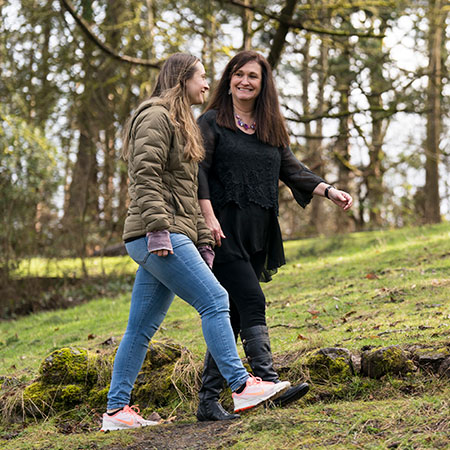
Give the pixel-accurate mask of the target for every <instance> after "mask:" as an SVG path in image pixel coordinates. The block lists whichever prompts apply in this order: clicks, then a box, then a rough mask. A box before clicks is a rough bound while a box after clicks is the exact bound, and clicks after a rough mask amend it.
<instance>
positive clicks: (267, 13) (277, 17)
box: [216, 0, 385, 39]
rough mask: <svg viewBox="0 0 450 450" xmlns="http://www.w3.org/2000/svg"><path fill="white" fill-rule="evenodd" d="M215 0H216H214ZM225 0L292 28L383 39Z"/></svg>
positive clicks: (318, 32)
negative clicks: (315, 24) (321, 25)
mask: <svg viewBox="0 0 450 450" xmlns="http://www.w3.org/2000/svg"><path fill="white" fill-rule="evenodd" d="M216 1H218V0H216ZM226 1H227V2H228V3H230V4H231V5H234V6H238V7H240V8H246V9H251V10H252V11H254V12H256V13H258V14H261V15H262V16H265V17H268V18H269V19H273V20H276V21H277V22H279V23H281V24H283V25H285V26H288V27H289V28H293V29H297V30H303V31H309V32H311V33H316V34H325V35H328V36H341V37H344V36H347V37H349V36H358V37H362V38H377V39H383V38H384V37H385V36H384V35H383V34H373V33H358V32H356V31H354V32H349V31H342V30H327V29H325V28H321V27H315V26H311V25H304V24H303V22H301V21H294V20H289V19H286V18H285V17H284V16H283V15H277V14H274V13H272V12H270V11H268V10H266V9H264V8H260V7H258V6H255V5H246V4H245V3H243V2H242V1H240V0H226Z"/></svg>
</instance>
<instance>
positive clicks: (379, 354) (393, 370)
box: [361, 346, 416, 378]
mask: <svg viewBox="0 0 450 450" xmlns="http://www.w3.org/2000/svg"><path fill="white" fill-rule="evenodd" d="M414 370H416V366H415V365H414V363H413V361H412V360H411V359H410V358H409V355H408V354H407V353H406V352H405V351H404V350H402V349H401V348H400V347H397V346H390V347H384V348H380V349H373V350H368V351H365V352H363V354H362V356H361V371H362V373H363V374H364V375H366V376H369V377H371V378H381V377H382V376H384V375H387V374H407V373H408V372H412V371H414Z"/></svg>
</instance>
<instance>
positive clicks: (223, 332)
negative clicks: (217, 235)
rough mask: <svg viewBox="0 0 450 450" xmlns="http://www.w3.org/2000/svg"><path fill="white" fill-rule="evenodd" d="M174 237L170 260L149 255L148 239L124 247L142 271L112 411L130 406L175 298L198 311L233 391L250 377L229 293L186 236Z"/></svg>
mask: <svg viewBox="0 0 450 450" xmlns="http://www.w3.org/2000/svg"><path fill="white" fill-rule="evenodd" d="M170 239H171V241H172V247H173V252H174V254H173V255H168V256H166V257H162V256H157V255H155V254H150V253H149V252H148V250H147V238H144V237H143V238H139V239H136V240H134V241H131V242H129V243H127V244H126V248H127V252H128V254H129V255H130V256H131V258H133V260H134V261H136V262H137V263H138V264H139V268H138V270H137V272H136V279H135V282H134V287H133V293H132V295H131V306H130V316H129V319H128V325H127V329H126V332H125V334H124V336H123V339H122V341H121V342H120V345H119V349H118V350H117V354H116V357H115V360H114V368H113V374H112V380H111V387H110V389H109V393H108V409H114V408H120V407H123V406H125V405H128V404H129V401H130V396H131V390H132V389H133V385H134V382H135V381H136V377H137V375H138V373H139V371H140V369H141V367H142V364H143V362H144V359H145V355H146V353H147V349H148V343H149V341H150V339H151V338H152V336H153V335H154V334H155V333H156V330H157V329H158V328H159V326H160V325H161V323H162V321H163V320H164V317H165V316H166V314H167V311H168V309H169V307H170V305H171V303H172V301H173V299H174V297H175V294H176V295H178V296H179V297H180V298H182V299H183V300H185V301H186V302H188V303H189V304H190V305H192V306H193V307H194V308H195V309H196V310H197V311H198V312H199V313H200V316H201V319H202V330H203V336H204V338H205V341H206V345H207V346H208V349H209V351H210V353H211V355H212V356H213V358H214V360H215V361H216V363H217V366H218V367H219V370H220V372H221V374H222V375H223V377H224V378H225V380H227V382H228V384H229V385H230V387H231V389H232V390H233V391H234V390H236V389H237V388H239V386H241V385H242V384H244V383H245V382H246V380H247V378H248V372H247V371H246V370H245V368H244V366H243V365H242V362H241V360H240V358H239V355H238V353H237V349H236V342H235V339H234V334H233V330H232V328H231V324H230V314H229V311H230V310H229V303H228V294H227V292H226V291H225V289H224V288H223V287H222V286H221V285H220V284H219V282H218V281H217V280H216V278H215V277H214V275H213V273H212V272H211V270H210V269H209V267H208V266H207V265H206V263H205V262H204V261H203V259H202V257H201V256H200V253H199V252H198V250H197V248H196V247H195V245H194V244H193V243H192V241H191V240H190V239H189V238H188V237H187V236H185V235H183V234H178V233H171V234H170Z"/></svg>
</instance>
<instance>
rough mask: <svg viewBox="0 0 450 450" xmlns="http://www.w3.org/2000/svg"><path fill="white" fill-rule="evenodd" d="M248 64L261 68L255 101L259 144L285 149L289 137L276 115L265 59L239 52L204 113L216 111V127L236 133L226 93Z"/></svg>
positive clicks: (275, 99)
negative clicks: (236, 73) (239, 71)
mask: <svg viewBox="0 0 450 450" xmlns="http://www.w3.org/2000/svg"><path fill="white" fill-rule="evenodd" d="M250 61H256V62H257V63H258V64H259V65H260V66H261V74H262V80H261V92H260V93H259V95H258V97H257V99H256V101H255V122H256V136H257V137H258V139H259V140H260V141H262V142H265V143H267V144H270V145H273V146H275V147H286V146H287V145H289V134H288V132H287V127H286V122H285V120H284V117H283V115H282V114H281V111H280V103H279V101H278V93H277V89H276V87H275V82H274V79H273V75H272V69H271V67H270V65H269V63H268V62H267V60H266V58H264V56H262V55H260V54H259V53H257V52H254V51H248V50H245V51H242V52H239V53H238V54H237V55H235V56H234V57H233V58H232V59H231V60H230V61H229V62H228V64H227V65H226V67H225V70H224V72H223V74H222V77H221V79H220V81H219V83H218V84H217V87H216V88H215V89H214V92H213V93H212V96H211V100H210V102H209V103H208V106H207V107H206V111H208V110H210V109H217V118H216V120H217V125H219V126H221V127H226V128H230V129H231V130H237V129H238V128H237V126H236V123H235V121H234V113H233V99H232V97H231V95H230V94H229V93H228V92H229V89H230V81H231V77H232V76H233V74H234V73H235V72H237V71H238V70H239V69H240V68H241V67H242V66H244V65H245V64H247V63H248V62H250Z"/></svg>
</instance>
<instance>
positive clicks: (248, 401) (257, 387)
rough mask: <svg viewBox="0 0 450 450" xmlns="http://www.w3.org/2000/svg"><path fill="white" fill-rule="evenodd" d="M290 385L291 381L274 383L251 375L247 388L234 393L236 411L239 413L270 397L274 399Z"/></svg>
mask: <svg viewBox="0 0 450 450" xmlns="http://www.w3.org/2000/svg"><path fill="white" fill-rule="evenodd" d="M290 385H291V383H289V381H281V382H279V383H272V382H271V381H263V380H261V378H258V377H254V376H253V375H250V377H249V379H248V380H247V385H246V386H245V389H244V390H243V391H242V392H241V393H240V394H237V393H236V392H234V393H233V395H232V397H233V400H234V412H235V413H237V412H239V411H245V410H246V409H250V408H254V407H255V406H257V405H259V404H260V403H263V402H265V401H266V400H269V399H270V400H274V399H276V398H277V397H278V396H280V395H281V394H282V393H283V392H285V391H286V390H287V389H289V387H290Z"/></svg>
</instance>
